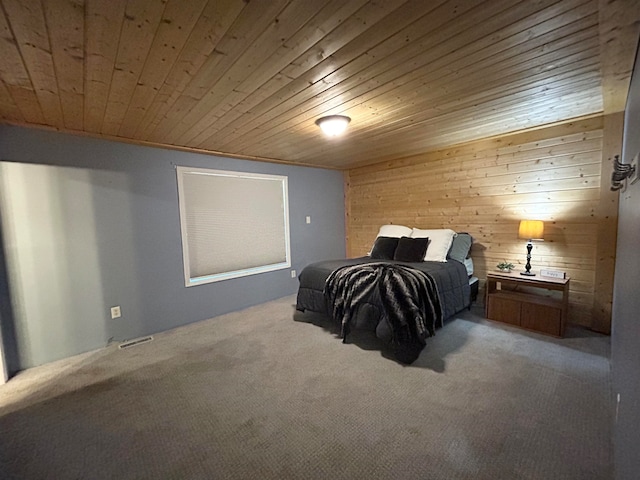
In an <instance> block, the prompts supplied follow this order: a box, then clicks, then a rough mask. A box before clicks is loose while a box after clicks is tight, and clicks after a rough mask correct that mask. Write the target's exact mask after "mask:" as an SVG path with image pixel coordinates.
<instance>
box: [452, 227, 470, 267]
mask: <svg viewBox="0 0 640 480" xmlns="http://www.w3.org/2000/svg"><path fill="white" fill-rule="evenodd" d="M472 243H473V238H472V237H471V235H469V234H468V233H458V234H457V235H456V236H455V237H453V243H452V244H451V248H450V249H449V253H448V254H447V258H452V259H454V260H457V261H458V262H460V263H464V259H465V258H467V257H468V256H469V251H470V250H471V244H472Z"/></svg>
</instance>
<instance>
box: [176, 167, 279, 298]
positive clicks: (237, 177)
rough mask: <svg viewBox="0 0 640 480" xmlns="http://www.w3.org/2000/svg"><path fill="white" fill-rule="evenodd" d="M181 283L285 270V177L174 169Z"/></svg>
mask: <svg viewBox="0 0 640 480" xmlns="http://www.w3.org/2000/svg"><path fill="white" fill-rule="evenodd" d="M177 176H178V199H179V203H180V227H181V231H182V256H183V261H184V276H185V285H186V286H187V287H189V286H193V285H199V284H202V283H210V282H217V281H220V280H227V279H230V278H236V277H243V276H246V275H253V274H257V273H263V272H269V271H273V270H280V269H284V268H289V267H290V266H291V252H290V246H289V202H288V195H287V189H288V186H287V177H285V176H277V175H262V174H254V173H243V172H229V171H221V170H208V169H203V168H187V167H177Z"/></svg>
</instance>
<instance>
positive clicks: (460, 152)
mask: <svg viewBox="0 0 640 480" xmlns="http://www.w3.org/2000/svg"><path fill="white" fill-rule="evenodd" d="M604 125H605V122H604V119H603V117H601V116H598V117H593V118H585V119H581V120H577V121H574V122H570V123H565V124H562V125H555V126H552V127H548V128H544V129H538V130H532V131H528V132H524V133H519V134H514V135H509V136H504V137H499V138H492V139H486V140H481V141H476V142H471V143H467V144H463V145H458V146H454V147H450V148H447V149H443V150H438V151H434V152H428V153H425V154H422V155H417V156H413V157H409V158H403V159H397V160H394V161H390V162H384V163H380V164H376V165H372V166H367V167H362V168H357V169H352V170H349V171H347V172H346V173H345V182H346V189H347V195H346V203H347V204H346V212H347V213H346V220H347V252H348V255H349V256H360V255H363V254H365V253H366V252H367V251H368V250H369V249H370V247H371V245H372V243H373V241H374V239H375V236H376V233H377V231H378V228H379V227H380V225H383V224H386V223H393V224H401V225H407V226H409V227H418V228H452V229H453V230H456V231H458V232H469V233H471V234H472V235H473V237H474V239H475V240H474V245H473V248H472V258H473V260H474V265H475V274H476V275H477V276H478V277H479V278H480V279H481V280H482V283H483V284H484V278H485V277H486V273H487V271H490V270H493V269H494V268H495V265H496V264H497V263H498V262H500V261H502V260H507V261H510V262H512V263H514V264H516V265H517V266H518V267H520V268H524V264H525V263H526V248H525V244H526V242H525V241H524V240H519V239H518V238H517V237H518V223H519V220H521V219H539V220H544V221H545V238H544V240H545V241H544V242H539V243H536V244H535V245H534V249H533V252H532V268H533V270H539V269H540V268H541V267H552V268H556V269H562V270H566V271H567V273H568V275H569V276H570V277H571V291H570V315H569V321H570V323H574V324H578V325H582V326H585V327H588V328H592V329H594V330H597V331H603V332H606V333H608V332H609V331H610V323H611V320H610V303H611V302H610V299H611V296H612V290H613V285H612V280H609V281H607V282H605V284H604V285H603V284H602V283H599V284H598V288H599V289H601V290H600V291H599V292H596V291H595V290H596V289H595V286H596V278H597V277H599V276H598V272H597V269H598V268H607V267H606V265H601V263H603V262H602V261H603V259H605V262H604V263H605V264H607V265H608V264H609V263H611V262H612V261H613V260H614V258H615V235H613V236H609V237H606V236H603V235H601V234H600V235H599V231H600V230H601V228H600V226H601V225H603V224H607V225H608V226H610V227H611V226H613V228H614V230H615V226H616V225H617V218H612V215H613V217H615V216H616V215H617V214H616V212H617V194H615V193H613V192H610V191H609V186H608V184H609V176H610V172H611V161H610V159H608V158H604V159H603V139H604ZM607 153H608V152H607ZM605 216H606V218H604V217H605ZM601 217H602V218H601ZM611 237H613V238H611ZM596 293H598V294H596ZM602 298H605V299H608V302H609V318H608V321H606V320H605V321H604V322H602V320H601V319H598V318H597V317H598V315H597V312H596V311H595V310H596V309H598V310H599V311H601V310H602ZM600 316H601V315H600ZM603 323H604V324H603Z"/></svg>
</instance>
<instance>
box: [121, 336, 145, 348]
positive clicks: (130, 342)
mask: <svg viewBox="0 0 640 480" xmlns="http://www.w3.org/2000/svg"><path fill="white" fill-rule="evenodd" d="M151 340H153V337H152V336H148V337H140V338H134V339H133V340H127V341H126V342H122V343H121V344H120V345H118V348H121V349H122V348H129V347H135V346H136V345H141V344H143V343H148V342H150V341H151Z"/></svg>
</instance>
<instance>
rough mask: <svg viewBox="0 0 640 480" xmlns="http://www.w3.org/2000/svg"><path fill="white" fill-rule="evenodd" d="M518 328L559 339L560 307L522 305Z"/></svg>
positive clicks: (560, 324)
mask: <svg viewBox="0 0 640 480" xmlns="http://www.w3.org/2000/svg"><path fill="white" fill-rule="evenodd" d="M520 326H521V327H522V328H526V329H527V330H535V331H537V332H543V333H548V334H549V335H555V336H556V337H559V336H561V334H562V307H550V306H547V305H537V304H535V303H523V304H522V311H521V312H520Z"/></svg>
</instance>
